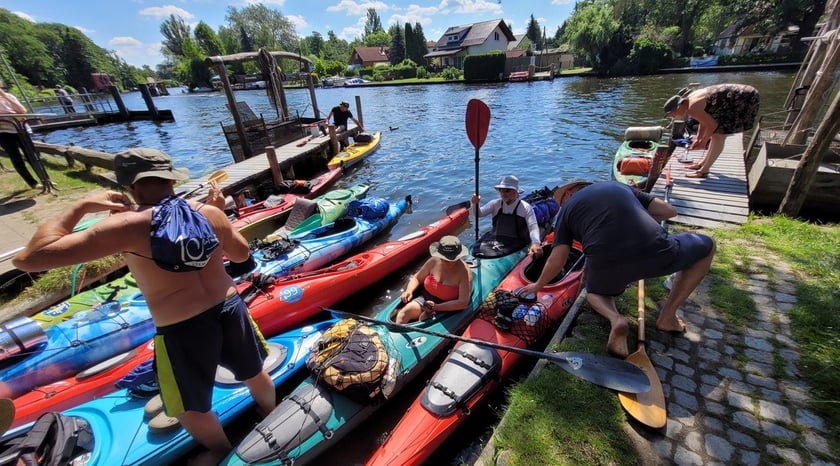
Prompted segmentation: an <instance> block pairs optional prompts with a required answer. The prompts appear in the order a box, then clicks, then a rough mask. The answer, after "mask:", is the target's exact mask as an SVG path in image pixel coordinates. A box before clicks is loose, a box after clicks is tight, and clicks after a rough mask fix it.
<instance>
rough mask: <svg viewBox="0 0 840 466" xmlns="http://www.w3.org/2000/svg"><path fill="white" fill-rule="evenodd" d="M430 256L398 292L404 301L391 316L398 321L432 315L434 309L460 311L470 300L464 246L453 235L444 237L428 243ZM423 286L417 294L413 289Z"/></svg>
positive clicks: (436, 310)
mask: <svg viewBox="0 0 840 466" xmlns="http://www.w3.org/2000/svg"><path fill="white" fill-rule="evenodd" d="M429 254H431V256H432V257H430V258H429V259H428V260H427V261H426V263H424V264H423V266H422V267H421V268H420V270H419V271H418V272H417V273H416V274H414V275H412V276H411V278H409V279H408V284H407V285H406V286H405V290H403V292H402V294H401V295H400V297H401V299H402V302H404V303H406V304H405V306H403V307H402V308H401V309H399V310H398V311H397V313H396V315H395V316H394V321H395V322H397V323H398V324H405V323H408V322H413V321H415V320H424V319H428V318H431V317H434V316H435V314H436V313H437V312H456V311H460V310H463V309H465V308H466V307H467V305H468V304H469V302H470V293H472V272H471V271H470V268H469V267H467V264H465V263H464V261H462V260H461V258H462V257H464V256H465V255H467V248H466V247H464V245H462V244H461V241H460V240H459V239H458V238H457V237H456V236H451V235H450V236H444V237H443V238H441V239H440V241H438V242H435V243H432V245H431V246H429ZM420 285H423V288H422V289H421V293H420V295H419V296H415V295H414V294H415V292H416V291H417V290H418V288H420Z"/></svg>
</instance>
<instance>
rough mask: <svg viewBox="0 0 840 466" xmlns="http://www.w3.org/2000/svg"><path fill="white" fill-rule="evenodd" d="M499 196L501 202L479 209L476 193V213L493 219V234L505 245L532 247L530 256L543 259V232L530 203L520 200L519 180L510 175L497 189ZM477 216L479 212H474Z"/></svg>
mask: <svg viewBox="0 0 840 466" xmlns="http://www.w3.org/2000/svg"><path fill="white" fill-rule="evenodd" d="M495 188H496V191H497V192H498V193H499V197H498V198H497V199H493V200H492V201H490V202H488V203H487V204H484V205H483V206H481V207H478V202H479V201H480V200H481V197H480V196H479V195H478V194H477V193H476V194H473V196H472V201H471V202H472V209H476V208H477V209H478V216H479V217H485V216H487V215H492V216H493V234H494V236H495V237H496V239H497V240H498V241H501V242H503V243H511V244H513V243H521V244H522V246H523V247H524V246H525V245H526V244H528V243H530V244H531V247H530V249H529V253H530V254H534V255H536V256H540V255H542V247H540V228H539V225H538V224H537V216H536V215H534V209H532V208H531V205H530V204H528V203H527V202H526V201H523V200H522V199H519V195H520V194H522V192H523V191H522V190H521V189H519V178H517V177H515V176H513V175H508V176H505V177H504V178H502V181H500V182H499V184H497V185H496V186H495ZM473 213H475V210H473Z"/></svg>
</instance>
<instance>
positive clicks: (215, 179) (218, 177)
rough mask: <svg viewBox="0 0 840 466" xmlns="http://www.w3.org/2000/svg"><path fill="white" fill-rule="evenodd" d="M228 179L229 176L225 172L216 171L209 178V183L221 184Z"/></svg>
mask: <svg viewBox="0 0 840 466" xmlns="http://www.w3.org/2000/svg"><path fill="white" fill-rule="evenodd" d="M226 179H228V174H227V172H226V171H224V170H219V171H215V172H213V173H211V174H210V176H208V177H207V182H208V183H221V182H223V181H225V180H226Z"/></svg>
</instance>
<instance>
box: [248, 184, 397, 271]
mask: <svg viewBox="0 0 840 466" xmlns="http://www.w3.org/2000/svg"><path fill="white" fill-rule="evenodd" d="M410 203H411V197H410V196H409V197H406V198H405V199H402V200H399V201H397V202H390V203H389V205H388V210H387V212H386V213H385V215H384V216H382V217H379V218H365V217H364V216H345V217H341V218H339V219H338V220H336V221H335V222H333V223H329V224H327V225H324V226H321V227H318V228H316V229H314V230H311V231H309V232H308V233H306V234H303V235H298V236H292V237H289V238H283V239H279V240H277V241H272V242H267V243H262V244H260V245H258V246H257V248H256V250H255V251H253V254H252V255H253V260H254V264H255V266H254V267H253V268H252V269H251V270H250V271H249V272H247V273H248V274H253V273H260V274H266V275H273V276H276V277H282V276H286V275H289V274H290V273H300V272H308V271H310V270H315V269H319V268H322V267H324V266H325V265H327V264H329V263H331V262H333V261H335V260H337V259H339V258H340V257H342V256H344V255H346V254H347V253H349V252H350V251H352V250H353V249H355V248H357V247H358V246H360V245H361V244H363V243H365V242H367V241H369V240H371V239H373V238H374V237H375V236H376V235H378V234H379V233H381V232H383V231H384V230H385V229H386V228H388V227H390V226H391V225H393V224H394V223H396V222H397V220H398V219H399V218H400V216H401V215H402V214H403V213H405V211H406V209H407V208H408V206H409V204H410Z"/></svg>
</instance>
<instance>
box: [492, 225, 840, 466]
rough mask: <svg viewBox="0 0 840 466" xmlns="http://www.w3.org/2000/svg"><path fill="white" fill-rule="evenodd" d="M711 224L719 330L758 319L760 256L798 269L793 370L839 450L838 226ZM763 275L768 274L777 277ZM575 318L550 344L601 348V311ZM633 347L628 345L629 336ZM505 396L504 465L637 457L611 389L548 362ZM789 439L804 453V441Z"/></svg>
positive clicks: (626, 300)
mask: <svg viewBox="0 0 840 466" xmlns="http://www.w3.org/2000/svg"><path fill="white" fill-rule="evenodd" d="M710 234H711V235H712V236H713V237H714V238H715V239H716V240H717V242H718V252H717V255H716V257H715V261H714V263H713V265H712V270H711V272H710V274H709V276H708V277H707V278H706V280H707V283H708V285H709V287H708V293H709V298H710V301H711V305H712V306H713V307H714V308H715V309H716V310H717V311H719V312H720V314H721V315H722V316H723V321H724V322H725V325H726V328H725V332H728V333H730V334H734V335H743V334H744V332H745V329H746V328H749V327H750V325H751V323H753V322H755V319H756V316H757V313H758V306H757V304H756V303H755V302H754V301H753V299H752V297H751V295H750V294H749V293H748V292H747V291H746V290H747V289H748V287H749V284H750V280H751V276H752V275H754V274H758V273H765V271H766V270H765V269H764V268H762V267H760V266H761V265H762V264H766V263H767V261H769V260H772V259H769V257H778V258H780V259H781V260H782V261H783V262H785V263H786V264H788V265H789V267H790V269H791V270H792V272H793V273H794V275H796V277H797V279H798V280H797V281H798V283H797V288H796V298H797V304H795V305H794V307H793V309H792V310H791V311H790V317H791V322H790V328H791V332H792V335H791V337H792V338H793V339H794V340H795V341H796V343H797V344H798V345H799V350H800V353H801V360H800V361H799V363H798V367H799V372H800V374H801V375H802V377H803V378H804V379H805V380H806V381H807V383H808V384H809V385H810V386H811V387H812V388H813V391H812V393H811V397H812V400H813V402H812V404H811V406H810V407H809V409H811V410H812V411H813V412H814V413H816V414H818V415H819V416H821V417H822V418H823V419H824V420H825V423H826V426H827V432H828V434H827V435H826V438H827V439H828V441H829V443H830V447H831V449H832V451H833V453H834V454H835V456H836V455H840V371H838V367H840V255H839V254H838V252H837V251H840V226H838V225H815V224H810V223H805V222H800V221H796V220H791V219H787V218H783V217H778V216H776V217H761V218H754V219H753V220H752V221H751V222H750V223H748V224H746V225H744V226H742V227H740V228H736V229H731V230H715V231H712V232H710ZM767 278H768V281H769V282H770V283H771V284H773V283H774V277H772V276H770V277H767ZM661 283H662V280H647V281H646V284H647V286H646V292H647V299H646V312H647V319H646V320H647V322H648V328H651V325H652V323H653V322H654V321H655V318H656V312H657V309H656V305H655V303H656V302H657V301H659V300H661V299H663V298H664V297H665V295H666V292H667V291H666V290H665V289H664V287H663V286H662V284H661ZM636 293H637V290H636V288H635V287H632V288H630V289H628V290H627V291H626V292H625V294H624V295H622V296H621V297H620V298H619V300H618V303H617V304H618V307H619V309H621V310H622V311H623V312H624V313H625V315H627V316H628V318H633V317H634V316H635V315H637V313H636V311H635V307H636ZM581 319H582V320H581V321H580V322H579V324H578V326H577V329H576V331H575V337H574V338H568V339H566V340H565V341H563V342H562V343H561V345H560V346H561V347H560V348H555V350H559V351H586V352H592V353H598V354H603V353H604V344H605V341H606V338H607V334H608V332H609V327H608V325H607V323H606V321H605V320H604V319H602V318H600V317H598V316H597V315H595V313H594V312H591V311H590V310H588V309H586V310H584V313H583V314H582V316H581ZM631 334H633V332H632V331H631ZM631 348H635V338H633V337H632V336H631ZM774 359H775V364H774V366H775V367H776V369H777V370H778V371H782V370H783V366H784V362H785V361H784V360H783V358H782V357H781V356H780V354H779V348H778V347H777V348H775V349H774ZM736 364H737V362H736ZM738 369H741V368H738ZM509 402H510V406H509V409H508V411H507V415H506V418H507V419H506V422H505V423H504V424H503V425H502V426H500V428H499V430H498V431H497V435H496V439H495V440H496V442H495V443H496V449H497V452H499V451H502V450H507V451H506V455H508V456H507V461H506V464H508V465H535V466H536V465H544V464H553V465H561V464H593V465H594V464H627V465H631V464H641V463H643V462H644V460H643V459H642V458H640V457H639V453H638V452H637V451H636V450H635V449H634V448H633V443H632V439H631V437H630V436H629V435H628V434H627V432H626V427H627V415H626V414H625V413H624V411H623V410H622V408H621V406H620V404H619V402H618V400H617V397H616V396H615V394H614V393H613V392H611V391H609V390H606V389H603V388H600V387H597V386H594V385H591V384H588V383H586V382H583V381H581V380H579V379H577V378H575V377H569V376H568V374H566V373H565V372H563V371H562V370H560V369H559V368H555V367H553V366H552V365H550V364H549V365H548V367H547V369H546V370H543V371H541V372H540V374H539V375H538V376H537V377H534V378H532V379H529V380H527V381H524V382H523V383H520V384H517V385H516V386H515V387H514V388H513V389H512V390H511V393H510V401H509ZM724 422H726V421H724ZM729 422H732V421H731V420H730V421H729ZM789 427H791V428H794V429H796V428H797V427H796V426H789ZM799 428H801V427H799ZM656 435H659V434H656ZM789 447H790V448H794V449H796V450H798V451H799V452H800V453H801V454H802V457H803V458H808V457H809V456H808V452H807V450H806V446H805V445H790V446H789Z"/></svg>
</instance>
